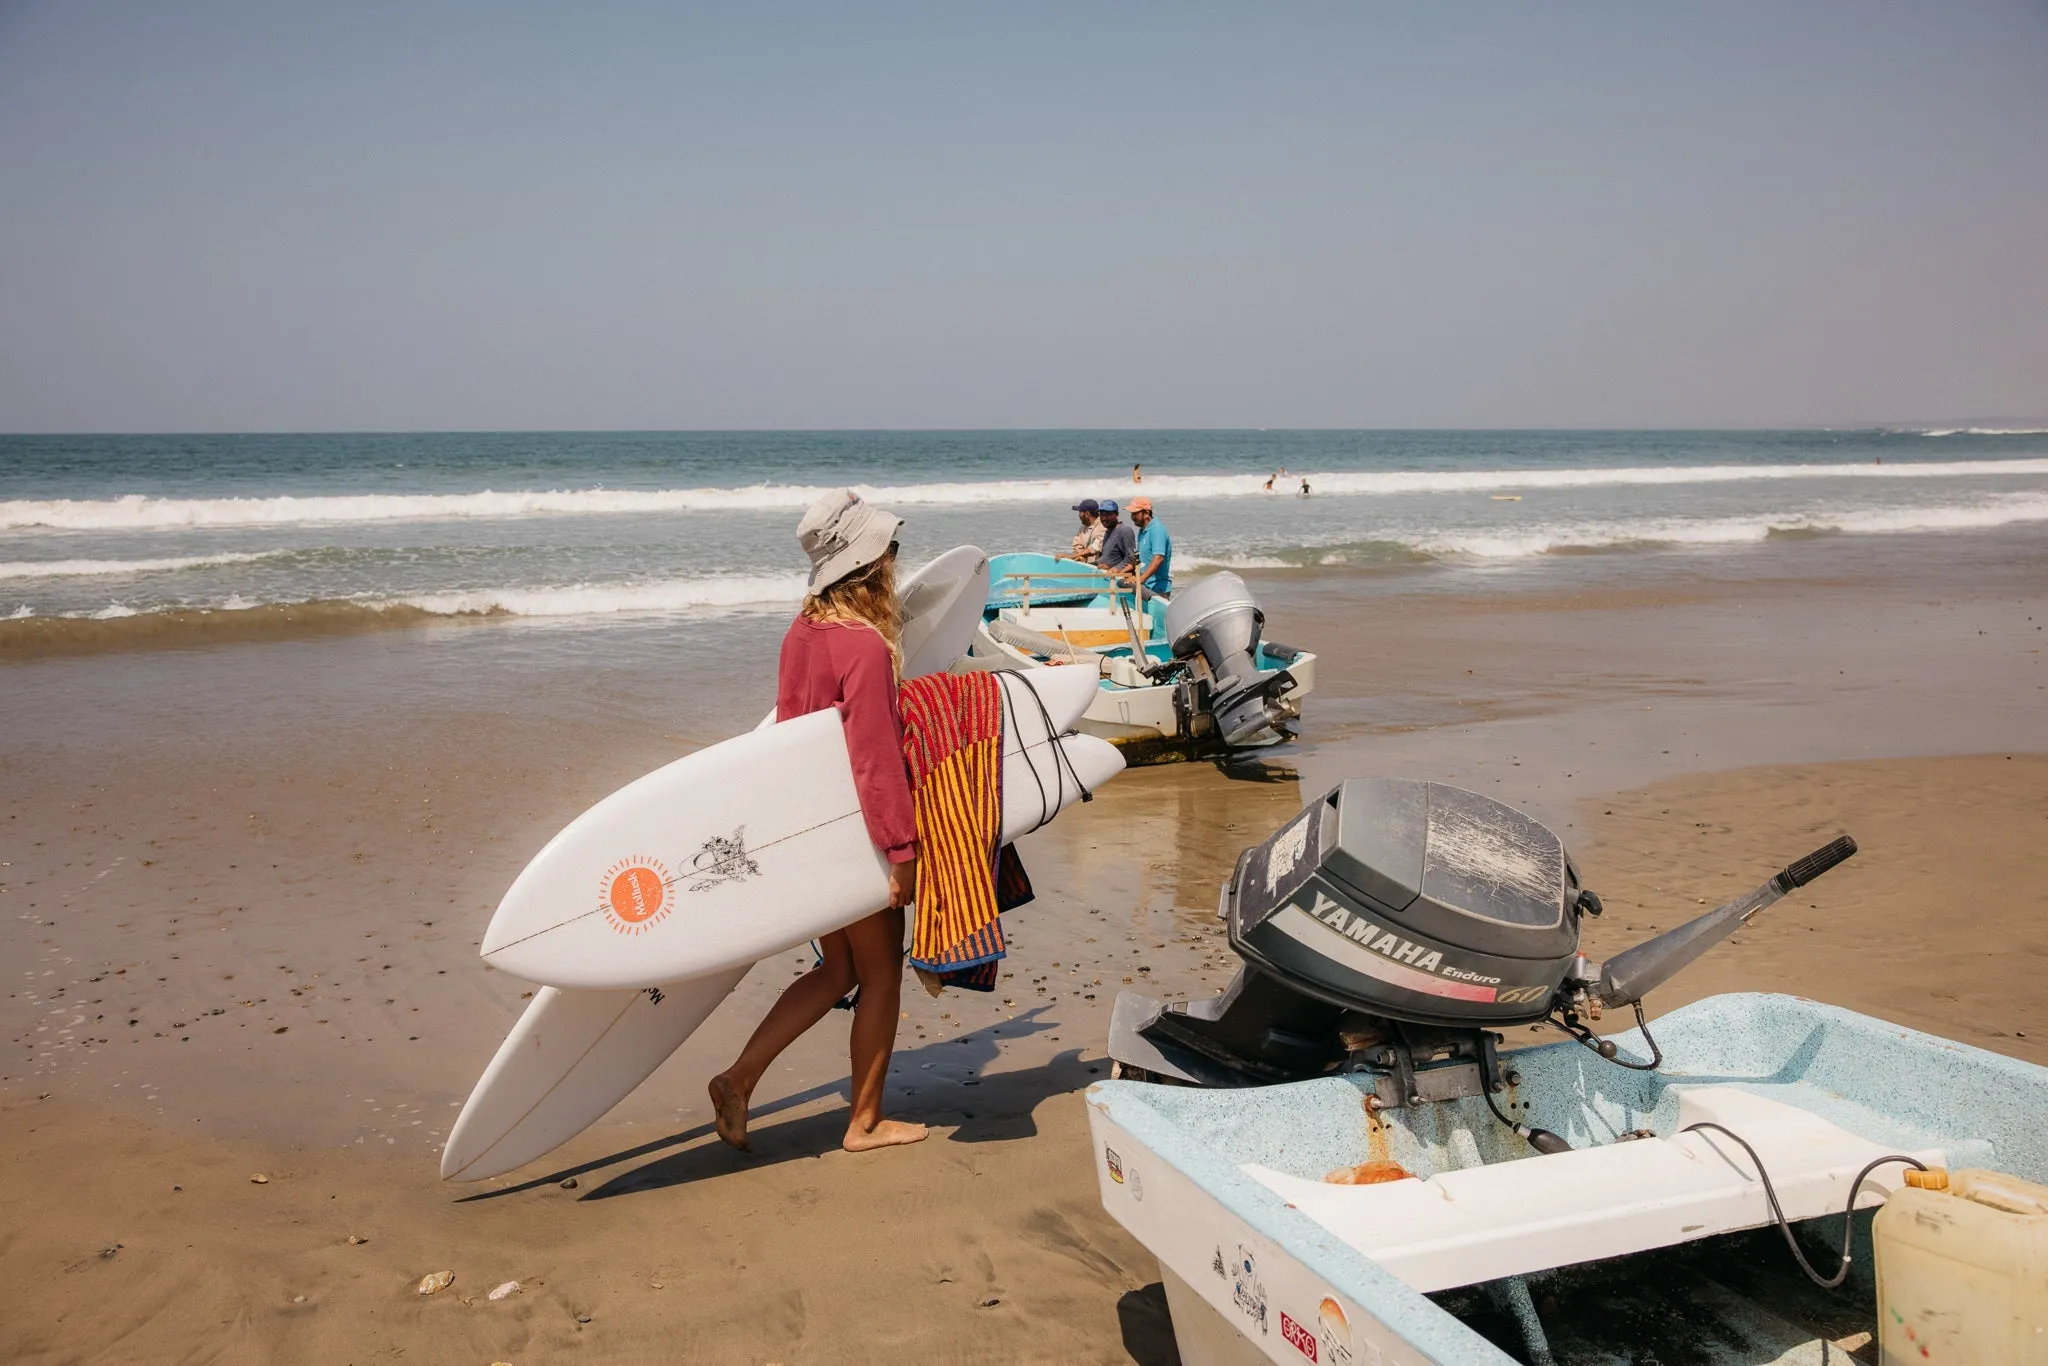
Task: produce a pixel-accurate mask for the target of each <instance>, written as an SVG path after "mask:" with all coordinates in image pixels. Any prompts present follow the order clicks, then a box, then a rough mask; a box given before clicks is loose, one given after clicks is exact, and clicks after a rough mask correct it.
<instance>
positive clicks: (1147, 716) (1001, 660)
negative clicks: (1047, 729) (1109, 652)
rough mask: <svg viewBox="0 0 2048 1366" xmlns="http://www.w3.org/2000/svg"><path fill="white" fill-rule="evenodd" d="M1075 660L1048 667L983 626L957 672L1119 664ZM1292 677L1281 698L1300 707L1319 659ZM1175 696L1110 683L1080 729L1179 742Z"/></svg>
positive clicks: (1296, 664)
mask: <svg viewBox="0 0 2048 1366" xmlns="http://www.w3.org/2000/svg"><path fill="white" fill-rule="evenodd" d="M1073 659H1074V661H1075V662H1073V663H1061V664H1058V665H1057V666H1054V665H1049V664H1047V663H1046V662H1045V661H1044V660H1042V659H1038V658H1036V657H1034V656H1032V655H1029V654H1026V653H1025V652H1024V651H1022V650H1020V649H1018V648H1017V647H1016V646H1014V645H1011V644H1008V643H1007V642H1005V641H1000V640H997V639H996V638H995V637H994V636H993V635H991V634H989V631H988V628H987V626H986V624H984V625H982V626H981V627H979V628H977V629H976V631H975V634H974V645H973V648H972V649H971V650H970V651H969V655H968V658H967V659H965V660H963V661H961V664H960V665H959V666H956V667H965V668H984V669H1016V670H1020V671H1023V670H1031V669H1044V668H1051V667H1058V668H1066V669H1071V668H1086V667H1087V666H1088V664H1089V663H1090V662H1091V659H1092V661H1093V662H1094V663H1095V664H1096V667H1097V670H1098V673H1101V672H1103V671H1105V670H1107V669H1109V668H1110V667H1112V665H1113V663H1114V661H1112V660H1111V659H1110V658H1108V657H1106V656H1102V655H1093V654H1092V653H1091V652H1090V651H1089V650H1086V649H1076V650H1075V652H1074V655H1073ZM1287 672H1288V673H1289V674H1291V675H1293V677H1294V686H1293V687H1291V688H1289V689H1288V690H1287V691H1286V692H1284V693H1282V694H1281V696H1282V697H1283V698H1284V699H1286V700H1288V701H1290V702H1294V703H1295V704H1297V705H1299V704H1300V701H1301V699H1302V698H1304V697H1306V696H1307V695H1308V694H1309V693H1310V692H1312V691H1313V690H1314V689H1315V677H1316V657H1315V656H1314V655H1313V654H1310V653H1309V652H1308V651H1306V650H1304V651H1302V652H1301V653H1300V654H1299V655H1297V656H1296V657H1295V658H1294V659H1293V660H1292V661H1290V662H1289V663H1288V665H1287ZM1174 691H1175V690H1174V687H1173V685H1172V684H1170V683H1164V684H1141V685H1139V686H1136V687H1120V686H1117V685H1116V684H1115V683H1114V682H1113V681H1110V680H1109V679H1107V678H1106V677H1105V681H1104V683H1103V686H1102V688H1101V695H1100V696H1098V697H1096V698H1094V699H1093V700H1092V701H1090V702H1089V704H1088V710H1087V711H1086V712H1084V713H1083V714H1082V717H1081V720H1080V722H1079V724H1078V725H1077V726H1076V727H1075V729H1077V730H1079V731H1080V732H1081V733H1082V734H1083V735H1095V736H1100V737H1101V738H1102V739H1104V740H1107V741H1109V742H1110V743H1111V744H1113V745H1118V746H1125V745H1132V744H1157V743H1160V742H1162V741H1174V740H1177V739H1178V738H1179V735H1180V724H1181V723H1180V717H1179V714H1178V713H1177V712H1176V711H1175V710H1174V705H1173V695H1174ZM1277 739H1278V737H1276V742H1277Z"/></svg>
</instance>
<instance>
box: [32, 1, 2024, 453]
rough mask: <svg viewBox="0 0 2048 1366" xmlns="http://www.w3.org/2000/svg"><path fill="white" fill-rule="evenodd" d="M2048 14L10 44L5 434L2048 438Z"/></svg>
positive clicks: (1322, 20) (617, 23) (502, 31)
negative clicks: (1978, 430)
mask: <svg viewBox="0 0 2048 1366" xmlns="http://www.w3.org/2000/svg"><path fill="white" fill-rule="evenodd" d="M2044 73H2048V0H1951V3H1945V4H1941V5H1930V4H1925V3H1919V2H1918V0H1913V2H1911V3H1907V2H1904V0H1854V2H1853V3H1823V2H1808V0H1771V2H1770V3H1749V0H1716V2H1715V3H1697V4H1691V5H1679V4H1652V5H1645V4H1641V3H1591V2H1590V0H1589V2H1588V3H1569V4H1568V3H1549V4H1528V3H1503V4H1489V3H1479V2H1478V0H1473V2H1472V3H1454V4H1420V3H1407V4H1373V3H1352V4H1327V5H1322V4H1279V5H1251V4H1245V5H1238V6H1220V5H1217V6H1211V5H1204V4H1197V3H1179V4H1161V5H1146V4H1138V3H1131V4H1115V5H1103V4H1061V3H1042V4H1032V5H984V4H975V3H943V4H942V3H937V2H936V0H934V3H930V4H895V3H861V4H854V5H848V4H843V3H842V4H829V5H825V4H819V5H803V4H780V3H774V2H773V0H769V2H768V3H750V4H746V5H721V6H699V5H691V4H681V3H649V4H614V3H606V0H586V2H584V3H578V4H574V5H565V4H555V5H547V6H539V5H524V4H519V3H511V2H497V0H494V2H493V3H481V2H479V3H435V2H434V0H408V2H406V3H385V2H384V0H351V3H348V4H325V5H314V4H305V3H300V4H280V3H277V0H264V2H263V3H239V2H236V0H181V3H177V4H165V3H162V0H138V2H136V3H117V2H116V0H40V2H38V0H26V2H25V0H0V431H14V432H51V431H254V430H289V431H334V430H340V431H355V430H439V429H455V430H480V429H492V430H562V429H640V430H661V429H687V428H697V429H704V428H709V429H730V428H857V427H868V428H873V427H880V428H913V427H937V428H990V427H994V428H1004V427H1058V428H1093V427H1181V428H1187V427H1231V428H1238V427H1423V426H1440V427H1641V426H1648V427H1697V426H1707V427H1714V426H1730V427H1751V426H1779V425H1845V424H1859V423H1873V422H1877V423H1881V422H1889V421H1899V422H1912V421H1933V420H1949V419H1973V418H1974V419H1989V418H2009V417H2041V416H2048V77H2044Z"/></svg>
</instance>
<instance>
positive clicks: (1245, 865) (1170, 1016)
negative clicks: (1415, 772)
mask: <svg viewBox="0 0 2048 1366" xmlns="http://www.w3.org/2000/svg"><path fill="white" fill-rule="evenodd" d="M1855 852H1856V845H1855V842H1854V841H1852V840H1850V839H1849V838H1848V837H1847V836H1844V837H1842V838H1841V839H1838V840H1836V841H1835V842H1834V843H1832V844H1830V845H1827V846H1826V847H1824V848H1822V849H1819V850H1816V851H1815V852H1813V853H1812V854H1809V855H1807V856H1806V857H1805V858H1803V859H1800V860H1799V861H1798V862H1797V863H1794V864H1793V865H1792V866H1791V867H1789V868H1787V869H1785V870H1784V871H1783V872H1780V873H1778V874H1777V875H1776V876H1775V877H1773V878H1771V879H1770V880H1769V881H1767V882H1765V883H1764V884H1763V885H1762V886H1761V887H1758V888H1757V889H1756V890H1755V891H1753V892H1750V893H1748V894H1747V895H1745V896H1742V897H1738V898H1736V899H1735V900H1734V901H1731V902H1729V903H1728V904H1727V905H1725V906H1721V907H1719V908H1717V909H1715V910H1713V911H1709V912H1708V913H1707V914H1705V915H1703V916H1700V917H1698V918H1696V919H1694V920H1691V921H1688V922H1687V923H1685V924H1683V925H1680V926H1678V927H1677V928H1676V929H1673V930H1670V931H1668V932H1666V933H1665V934H1662V935H1659V936H1657V937H1656V938H1654V939H1652V940H1650V941H1648V942H1647V943H1643V944H1638V945H1637V946H1635V947H1634V948H1632V949H1629V950H1628V951H1627V952H1625V953H1622V954H1620V955H1618V956H1616V957H1615V958H1614V959H1613V960H1611V961H1610V962H1609V963H1607V964H1606V966H1605V967H1604V968H1603V967H1602V966H1601V965H1600V964H1597V963H1592V962H1589V961H1587V959H1586V958H1585V957H1584V956H1583V955H1582V954H1580V952H1579V924H1580V920H1581V918H1582V917H1584V916H1587V915H1598V914H1599V913H1600V899H1599V898H1598V897H1597V896H1595V895H1594V894H1593V893H1591V892H1589V891H1587V890H1585V889H1584V888H1583V887H1582V886H1581V885H1580V883H1579V873H1578V869H1577V868H1576V867H1575V866H1574V865H1573V863H1572V860H1571V857H1570V855H1569V854H1567V853H1566V852H1565V848H1564V845H1563V843H1562V842H1561V841H1560V840H1559V839H1558V837H1557V836H1556V835H1555V834H1554V833H1552V832H1551V831H1550V830H1548V829H1546V828H1545V827H1544V826H1542V825H1540V824H1538V823H1537V822H1536V821H1534V820H1532V819H1530V818H1529V817H1528V816H1526V815H1524V814H1523V813H1522V812H1520V811H1517V810H1515V809H1514V808H1513V807H1511V806H1507V805H1505V804H1503V803H1501V802H1498V801H1495V800H1494V799H1493V798H1491V797H1486V796H1482V795H1480V794H1479V793H1477V792H1468V791H1466V790H1464V789H1463V788H1456V787H1448V786H1446V785H1444V784H1442V783H1430V782H1415V781H1409V780H1400V779H1351V780H1349V781H1346V782H1344V783H1340V784H1339V785H1338V786H1336V787H1335V788H1332V789H1331V790H1330V791H1328V792H1326V793H1324V794H1323V795H1322V796H1321V797H1318V798H1317V799H1316V800H1314V801H1312V802H1310V803H1309V804H1308V806H1307V807H1306V808H1305V809H1304V810H1303V811H1302V812H1301V814H1300V815H1298V816H1296V817H1294V818H1293V819H1292V820H1290V821H1289V822H1288V823H1287V824H1286V825H1284V826H1282V827H1281V828H1280V830H1279V831H1278V832H1277V833H1276V834H1274V835H1273V836H1271V837H1270V838H1268V839H1267V840H1265V841H1264V842H1263V843H1260V844H1256V845H1253V846H1252V847H1251V848H1249V849H1247V850H1245V851H1244V853H1243V854H1241V855H1240V856H1239V857H1238V861H1237V867H1236V869H1235V870H1234V871H1233V872H1232V874H1231V877H1230V881H1229V882H1228V883H1227V884H1225V886H1224V888H1223V900H1222V904H1221V906H1220V907H1219V914H1220V915H1221V916H1222V918H1223V919H1224V921H1225V922H1226V924H1227V925H1228V928H1229V934H1230V945H1231V947H1232V948H1233V949H1235V950H1236V951H1237V953H1238V955H1239V956H1240V957H1241V958H1243V959H1244V961H1245V965H1244V967H1243V968H1241V969H1240V970H1239V972H1238V975H1237V977H1236V979H1235V980H1233V981H1232V982H1231V984H1230V986H1229V987H1228V988H1227V989H1226V990H1225V991H1224V992H1223V994H1222V995H1220V996H1216V997H1212V998H1210V999H1208V1000H1203V1001H1175V1002H1171V1003H1162V1002H1159V1001H1156V1000H1152V999H1150V998H1147V997H1144V996H1141V995H1138V994H1137V993H1135V992H1129V991H1126V992H1123V993H1122V994H1121V995H1119V996H1118V997H1117V1002H1116V1010H1115V1013H1114V1015H1113V1016H1112V1017H1111V1021H1110V1038H1109V1053H1110V1057H1111V1059H1112V1060H1114V1062H1115V1063H1116V1065H1117V1069H1118V1072H1119V1075H1124V1076H1131V1077H1136V1078H1139V1079H1146V1080H1157V1081H1175V1082H1180V1083H1183V1084H1189V1085H1197V1086H1250V1085H1260V1084H1264V1083H1269V1082H1281V1081H1295V1080H1300V1079H1303V1078H1307V1077H1315V1076H1322V1075H1325V1074H1329V1073H1333V1072H1364V1073H1371V1074H1376V1075H1377V1080H1376V1081H1375V1083H1374V1085H1375V1088H1376V1092H1377V1095H1378V1103H1379V1104H1381V1105H1384V1106H1388V1107H1398V1106H1405V1105H1416V1104H1421V1103H1423V1102H1425V1101H1438V1100H1450V1099H1455V1098H1457V1097H1460V1096H1473V1095H1486V1096H1491V1095H1492V1094H1494V1093H1498V1092H1500V1091H1502V1090H1504V1089H1505V1088H1506V1086H1507V1085H1509V1084H1511V1083H1512V1081H1513V1074H1512V1071H1511V1070H1509V1069H1504V1068H1503V1067H1502V1065H1501V1062H1500V1060H1499V1058H1498V1056H1497V1055H1496V1052H1495V1049H1496V1046H1497V1045H1498V1044H1499V1043H1500V1037H1499V1036H1498V1035H1496V1034H1494V1033H1492V1032H1490V1028H1489V1027H1500V1026H1505V1025H1515V1024H1530V1023H1535V1022H1537V1021H1545V1022H1548V1023H1550V1024H1553V1025H1555V1026H1556V1027H1557V1028H1559V1029H1561V1030H1564V1031H1565V1032H1566V1033H1568V1034H1570V1035H1572V1036H1573V1037H1574V1038H1577V1039H1578V1040H1579V1041H1580V1042H1581V1043H1584V1044H1585V1045H1586V1046H1587V1047H1589V1048H1592V1049H1594V1050H1595V1051H1597V1052H1599V1053H1600V1054H1601V1056H1603V1057H1606V1058H1609V1059H1614V1058H1616V1055H1617V1052H1618V1050H1617V1049H1616V1047H1615V1045H1614V1043H1613V1042H1612V1041H1610V1040H1607V1039H1603V1038H1600V1037H1599V1036H1597V1035H1595V1034H1594V1033H1593V1032H1592V1030H1591V1029H1590V1027H1589V1026H1588V1025H1587V1024H1586V1023H1584V1020H1586V1019H1598V1018H1599V1016H1600V1011H1601V1010H1602V1008H1603V1007H1613V1006H1633V1007H1635V1009H1636V1012H1637V1019H1638V1021H1639V1022H1640V1020H1641V1018H1642V1016H1641V1006H1640V1002H1641V1000H1642V998H1643V996H1644V994H1645V993H1646V992H1648V991H1649V990H1650V989H1651V988H1652V987H1655V986H1657V985H1659V984H1661V983H1662V982H1664V981H1665V980H1667V979H1668V978H1669V977H1670V976H1671V975H1672V974H1673V973H1675V972H1677V971H1678V970H1679V969H1681V968H1683V967H1685V966H1686V965H1687V964H1689V963H1691V962H1692V961H1693V960H1694V959H1695V958H1697V957H1699V955H1700V954H1702V953H1704V952H1705V951H1706V950H1707V949H1708V948H1710V947H1712V946H1713V945H1714V944H1716V943H1718V942H1719V941H1720V940H1722V939H1723V938H1726V937H1727V936H1728V935H1729V934H1732V933H1733V932H1734V931H1735V930H1737V929H1739V928H1741V927H1742V925H1743V924H1745V923H1746V922H1747V921H1748V920H1749V919H1750V917H1752V916H1754V915H1755V914H1756V913H1757V912H1759V911H1761V910H1763V909H1764V908H1765V907H1766V906H1769V905H1770V904H1771V903H1772V902H1774V901H1776V900H1777V899H1778V898H1779V897H1781V896H1783V895H1784V894H1785V893H1786V892H1788V891H1790V890H1792V888H1794V887H1798V886H1803V885H1804V884H1806V883H1807V882H1810V881H1812V880H1813V879H1814V878H1816V877H1819V876H1820V875H1821V874H1822V873H1824V872H1826V871H1827V870H1828V869H1829V868H1832V867H1834V866H1835V864H1837V863H1840V862H1841V861H1842V860H1843V859H1846V858H1848V857H1849V856H1850V855H1851V854H1853V853H1855ZM1582 1017H1583V1018H1582ZM1623 1065H1624V1066H1641V1065H1642V1064H1635V1063H1627V1062H1624V1063H1623ZM1648 1065H1650V1066H1654V1065H1655V1048H1654V1045H1652V1062H1651V1063H1650V1064H1648ZM1536 1132H1537V1133H1539V1134H1540V1133H1541V1131H1536ZM1527 1136H1528V1135H1525V1137H1527ZM1542 1137H1543V1139H1544V1140H1545V1141H1550V1142H1555V1141H1557V1140H1556V1138H1555V1135H1542ZM1536 1141H1537V1140H1536V1139H1534V1138H1532V1139H1531V1142H1536ZM1539 1146H1540V1145H1539Z"/></svg>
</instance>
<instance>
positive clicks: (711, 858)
mask: <svg viewBox="0 0 2048 1366" xmlns="http://www.w3.org/2000/svg"><path fill="white" fill-rule="evenodd" d="M690 868H691V871H692V873H693V874H694V875H695V877H696V881H694V882H692V883H691V884H690V890H691V891H693V892H708V891H710V890H711V889H712V888H713V887H716V886H718V885H719V884H720V883H725V882H745V881H746V880H747V879H748V878H750V877H759V876H761V865H760V864H758V863H756V862H754V861H753V860H752V859H750V858H748V857H747V827H746V826H744V825H742V826H739V827H737V828H736V829H734V831H733V832H732V833H731V834H730V835H713V836H712V837H711V838H710V839H708V840H705V841H704V847H703V848H701V849H699V850H698V851H697V855H696V857H695V858H693V859H691V860H690Z"/></svg>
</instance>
